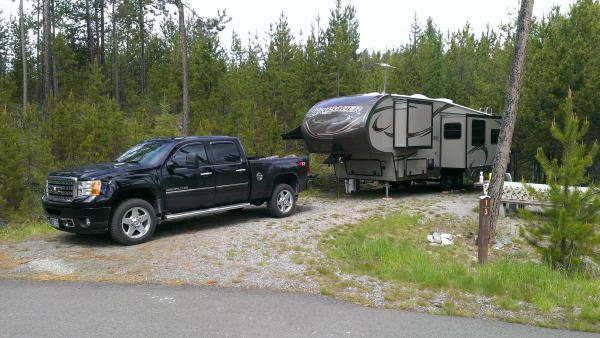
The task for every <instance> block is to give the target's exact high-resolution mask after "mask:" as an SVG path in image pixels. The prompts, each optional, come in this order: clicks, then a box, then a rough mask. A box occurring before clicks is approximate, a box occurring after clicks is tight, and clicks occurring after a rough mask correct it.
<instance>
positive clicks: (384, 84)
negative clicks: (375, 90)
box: [383, 67, 388, 94]
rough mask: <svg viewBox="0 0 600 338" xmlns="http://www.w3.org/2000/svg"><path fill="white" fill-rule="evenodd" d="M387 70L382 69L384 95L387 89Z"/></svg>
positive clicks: (385, 68)
mask: <svg viewBox="0 0 600 338" xmlns="http://www.w3.org/2000/svg"><path fill="white" fill-rule="evenodd" d="M387 69H388V67H384V68H383V93H384V94H385V91H386V89H387Z"/></svg>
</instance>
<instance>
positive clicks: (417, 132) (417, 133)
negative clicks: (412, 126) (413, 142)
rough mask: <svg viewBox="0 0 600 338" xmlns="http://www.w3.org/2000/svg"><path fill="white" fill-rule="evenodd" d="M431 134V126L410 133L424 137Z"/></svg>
mask: <svg viewBox="0 0 600 338" xmlns="http://www.w3.org/2000/svg"><path fill="white" fill-rule="evenodd" d="M429 134H431V127H429V128H427V129H423V130H420V131H416V132H414V133H408V137H422V136H425V135H429Z"/></svg>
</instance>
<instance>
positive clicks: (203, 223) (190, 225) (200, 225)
mask: <svg viewBox="0 0 600 338" xmlns="http://www.w3.org/2000/svg"><path fill="white" fill-rule="evenodd" d="M312 209H314V207H313V206H311V205H299V206H297V208H296V212H295V213H294V215H292V216H290V218H294V217H297V215H299V214H302V213H305V212H310V211H311V210H312ZM275 220H276V218H273V217H272V216H271V215H270V214H269V211H268V210H267V208H266V207H265V205H262V206H259V207H250V208H247V209H244V210H233V211H227V212H222V213H218V214H213V215H207V216H200V217H197V218H191V219H188V220H184V221H174V222H166V223H162V224H160V225H159V226H158V228H157V229H156V231H155V232H154V237H156V238H162V237H169V236H176V235H180V234H186V233H195V232H198V231H206V230H210V229H214V228H219V227H226V226H234V225H242V226H243V225H244V224H246V223H251V222H256V221H263V222H265V224H266V223H269V222H271V221H275Z"/></svg>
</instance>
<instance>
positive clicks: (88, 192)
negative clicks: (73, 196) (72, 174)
mask: <svg viewBox="0 0 600 338" xmlns="http://www.w3.org/2000/svg"><path fill="white" fill-rule="evenodd" d="M100 188H102V182H101V181H100V180H93V181H79V182H77V196H98V195H100Z"/></svg>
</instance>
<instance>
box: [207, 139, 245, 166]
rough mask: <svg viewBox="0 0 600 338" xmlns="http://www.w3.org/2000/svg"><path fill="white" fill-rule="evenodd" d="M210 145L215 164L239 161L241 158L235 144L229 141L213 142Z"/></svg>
mask: <svg viewBox="0 0 600 338" xmlns="http://www.w3.org/2000/svg"><path fill="white" fill-rule="evenodd" d="M210 147H211V149H212V153H213V157H214V161H215V164H232V163H240V161H241V159H242V156H241V155H240V151H239V150H238V148H237V146H236V145H235V144H233V143H231V142H223V143H213V144H211V145H210Z"/></svg>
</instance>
